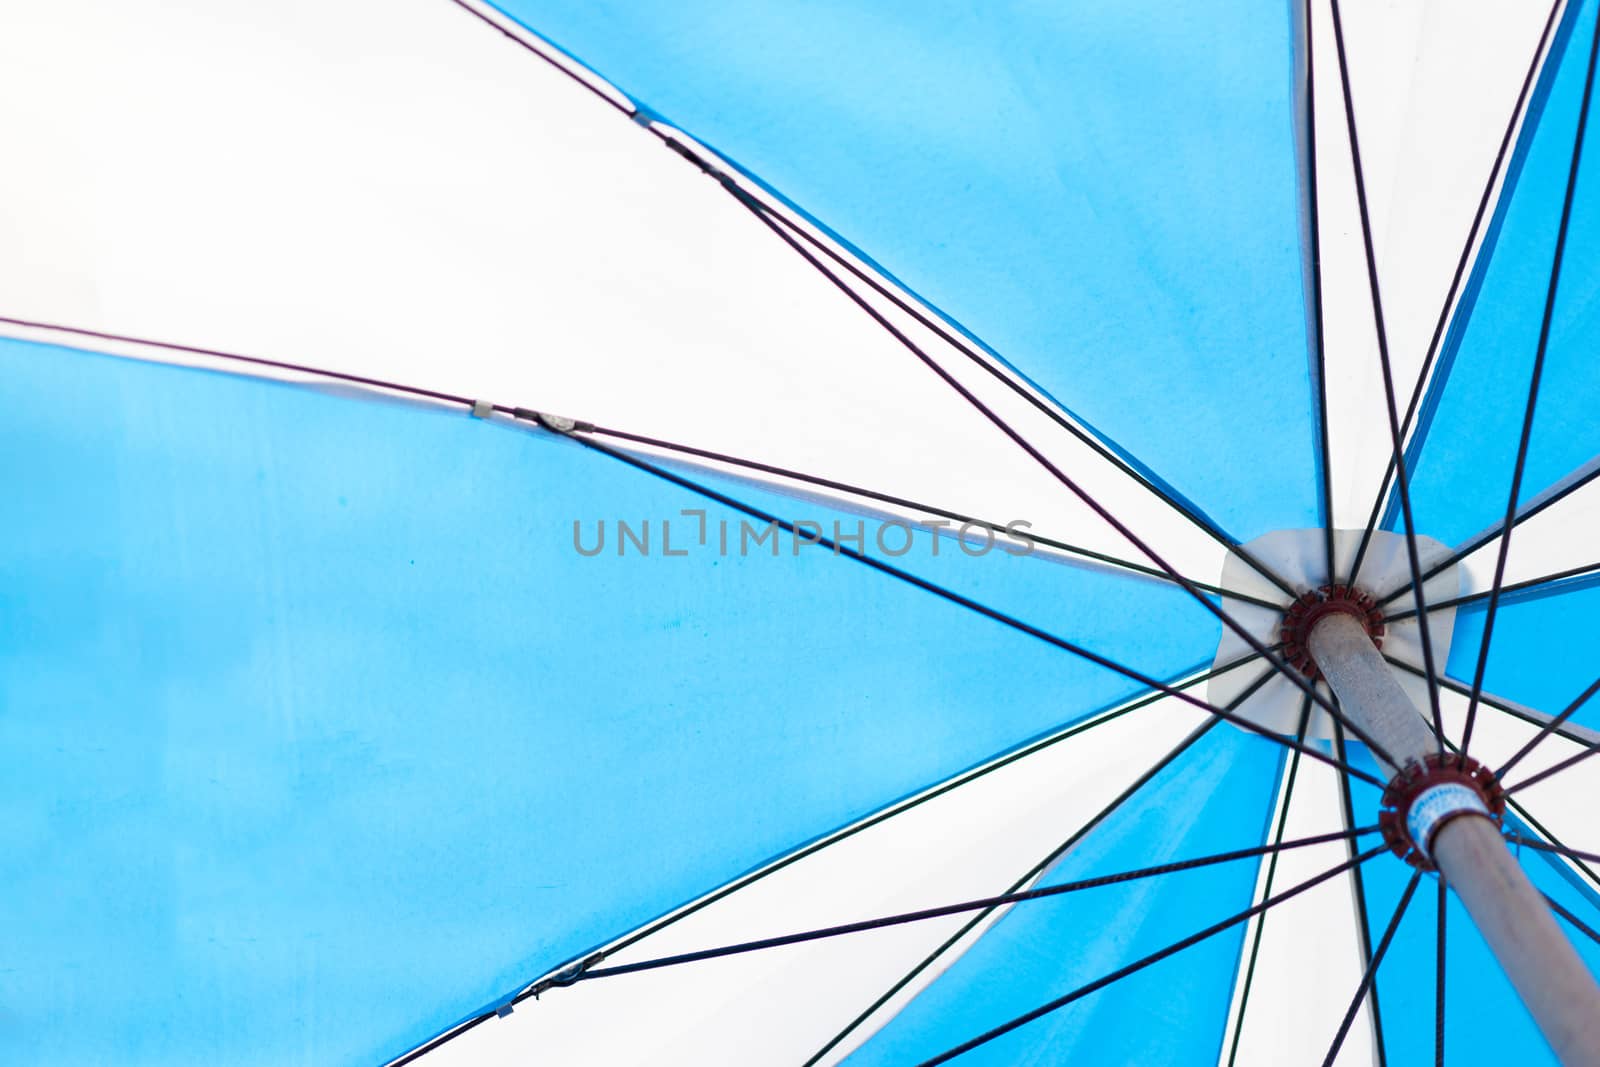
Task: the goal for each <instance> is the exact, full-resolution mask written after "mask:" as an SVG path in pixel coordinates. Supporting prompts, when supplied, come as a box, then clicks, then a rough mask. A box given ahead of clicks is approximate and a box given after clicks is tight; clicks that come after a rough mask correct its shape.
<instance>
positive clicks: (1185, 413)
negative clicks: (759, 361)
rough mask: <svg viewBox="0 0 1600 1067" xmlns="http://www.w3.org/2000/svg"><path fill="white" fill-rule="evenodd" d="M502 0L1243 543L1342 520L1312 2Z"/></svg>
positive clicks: (506, 8)
mask: <svg viewBox="0 0 1600 1067" xmlns="http://www.w3.org/2000/svg"><path fill="white" fill-rule="evenodd" d="M498 6H499V7H500V8H501V9H502V10H504V11H505V12H507V13H509V14H510V15H511V16H513V17H514V18H516V19H518V20H519V21H520V22H522V23H523V24H524V25H526V26H527V27H529V28H530V29H531V30H532V31H533V32H535V33H537V34H539V35H540V36H542V37H544V38H545V39H546V40H548V41H550V42H551V43H553V44H554V45H556V46H557V47H560V48H562V49H565V50H566V51H567V52H568V53H570V54H572V55H574V56H576V57H577V58H578V59H579V60H580V61H581V62H583V63H585V64H587V65H588V66H589V67H590V68H592V69H593V70H595V71H596V72H598V73H599V74H600V75H601V76H602V77H604V78H606V79H607V80H608V81H610V82H611V83H612V84H613V85H615V86H617V87H618V88H619V89H621V90H622V91H624V92H626V93H627V94H629V95H630V96H631V97H632V99H633V100H634V101H636V103H637V104H638V106H639V107H640V108H641V109H643V110H644V111H645V112H646V113H647V114H650V115H654V116H659V117H660V118H662V119H663V120H664V121H666V122H668V123H671V124H672V125H674V126H676V127H678V128H680V129H682V130H684V131H686V132H687V133H689V134H690V135H692V136H693V137H695V138H696V139H697V140H699V141H701V142H702V143H704V144H707V145H710V146H711V147H712V148H713V149H715V150H716V151H717V152H718V153H720V154H721V155H722V156H724V157H725V158H727V159H728V160H730V161H731V162H733V163H734V164H735V165H737V166H738V167H740V168H741V169H743V170H744V171H745V172H746V173H747V174H749V175H751V176H753V177H754V178H755V179H756V180H757V181H759V182H760V183H762V184H763V185H765V186H766V187H767V188H769V189H770V190H772V191H773V192H775V193H776V194H777V195H778V196H780V197H782V198H784V199H786V200H787V201H789V202H791V203H792V204H794V205H796V206H797V207H798V208H799V209H800V210H802V211H803V212H804V213H805V214H806V215H808V216H809V217H811V218H812V219H814V220H816V221H818V222H819V223H820V224H821V225H823V226H824V227H826V228H827V229H829V230H830V231H832V232H833V233H835V234H837V235H839V236H840V237H841V238H842V239H843V240H844V241H846V242H847V243H849V244H850V245H852V246H853V247H854V248H856V249H857V250H859V252H860V253H861V254H862V255H863V256H864V257H866V258H867V259H868V260H870V261H874V262H876V263H877V264H879V265H880V266H881V267H882V268H883V269H884V270H885V271H886V272H888V273H889V274H890V275H892V276H894V277H896V278H898V279H899V280H900V281H901V282H902V283H904V284H905V285H906V286H908V287H909V288H910V289H912V290H913V291H915V292H917V293H918V294H920V295H921V296H922V297H923V298H925V299H926V300H928V301H929V302H930V303H931V304H932V305H933V306H934V307H936V308H938V309H940V310H941V311H942V312H943V313H944V314H946V315H948V316H949V317H950V318H951V319H952V320H953V321H954V322H956V323H959V324H960V325H961V326H962V327H964V328H966V329H968V330H970V331H971V333H972V334H973V335H975V336H976V337H978V338H981V339H982V340H983V341H984V342H986V343H987V344H989V345H991V346H992V347H993V350H994V351H995V352H997V353H998V354H999V355H1000V356H1002V357H1004V358H1005V359H1006V360H1008V361H1009V362H1010V363H1011V364H1012V365H1013V366H1015V367H1016V368H1018V369H1019V370H1020V371H1021V372H1022V373H1024V374H1025V375H1027V376H1029V377H1030V378H1031V379H1032V380H1033V381H1034V382H1036V383H1037V384H1038V385H1039V386H1040V387H1042V388H1043V389H1045V390H1047V391H1049V392H1050V393H1052V394H1053V395H1054V396H1055V397H1057V398H1059V400H1060V401H1061V403H1063V404H1064V405H1065V406H1066V407H1067V408H1069V409H1070V410H1071V411H1072V412H1073V413H1074V414H1076V415H1077V416H1079V417H1080V418H1081V419H1083V420H1085V421H1086V422H1087V423H1088V424H1090V425H1091V426H1092V427H1094V428H1095V429H1096V430H1097V431H1098V432H1100V433H1101V434H1102V435H1103V436H1104V437H1105V438H1106V439H1107V440H1108V441H1109V442H1111V443H1112V444H1113V445H1114V446H1116V447H1118V448H1120V449H1121V450H1123V451H1124V452H1125V453H1126V454H1127V455H1129V456H1131V457H1132V458H1133V459H1135V460H1136V461H1137V462H1138V463H1140V464H1142V465H1143V466H1144V468H1145V469H1147V470H1149V471H1151V472H1153V475H1154V476H1155V477H1156V478H1157V479H1158V480H1160V481H1161V482H1163V483H1164V484H1166V485H1168V486H1170V487H1172V488H1173V489H1174V490H1175V491H1176V492H1177V493H1178V494H1179V495H1182V496H1185V497H1187V498H1189V499H1190V500H1191V501H1193V502H1194V504H1195V505H1196V506H1197V507H1198V508H1199V509H1200V510H1201V511H1202V512H1204V513H1205V514H1207V515H1208V516H1210V517H1211V518H1212V519H1214V520H1215V521H1216V522H1217V523H1219V524H1220V525H1221V526H1222V527H1224V528H1226V529H1227V530H1228V531H1229V532H1230V533H1231V534H1233V535H1234V536H1235V537H1237V538H1238V539H1239V540H1249V539H1250V538H1253V537H1255V536H1256V535H1258V534H1261V533H1265V532H1266V531H1268V530H1273V529H1294V528H1299V527H1306V526H1312V525H1315V524H1316V522H1317V521H1318V516H1317V504H1316V500H1317V494H1316V484H1317V483H1316V479H1315V478H1314V477H1313V476H1311V475H1309V474H1308V473H1307V472H1311V471H1314V470H1315V469H1316V468H1315V464H1316V457H1315V455H1314V451H1313V443H1314V440H1315V424H1314V422H1313V419H1312V405H1313V393H1312V390H1311V387H1310V381H1309V363H1308V358H1307V350H1308V349H1307V343H1306V311H1305V303H1304V300H1303V291H1304V286H1303V280H1302V273H1301V252H1300V245H1299V234H1300V219H1299V213H1298V196H1299V192H1298V190H1299V187H1300V183H1299V176H1298V174H1297V170H1296V147H1295V146H1296V141H1295V137H1296V134H1295V122H1296V118H1295V116H1296V110H1295V107H1296V105H1295V92H1294V69H1295V68H1294V60H1295V57H1294V35H1293V25H1292V22H1293V10H1292V5H1286V4H1270V3H1269V4H1263V3H1243V2H1231V0H1230V2H1228V3H1223V4H1207V5H1204V6H1203V7H1194V8H1174V7H1173V5H1170V4H1159V3H1150V2H1146V0H1138V2H1132V3H1118V4H1095V5H1088V4H1055V5H1051V4H1030V5H985V6H982V7H974V6H972V5H970V4H960V3H913V2H909V0H892V2H887V3H873V4H854V3H827V4H805V5H796V4H791V3H783V2H781V0H756V2H751V3H741V4H733V5H730V4H725V3H710V2H703V0H685V2H677V0H674V2H672V3H626V4H616V3H600V4H596V3H589V2H569V0H504V2H502V3H500V4H499V5H498ZM1245 394H1248V395H1249V396H1250V397H1251V399H1252V404H1251V410H1250V414H1249V417H1248V418H1234V417H1231V416H1230V413H1231V412H1235V411H1237V401H1238V399H1239V397H1240V396H1241V395H1245ZM1196 442H1203V447H1195V443H1196Z"/></svg>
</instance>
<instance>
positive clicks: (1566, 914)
mask: <svg viewBox="0 0 1600 1067" xmlns="http://www.w3.org/2000/svg"><path fill="white" fill-rule="evenodd" d="M1540 896H1542V897H1544V901H1545V903H1546V904H1548V905H1550V910H1551V911H1553V912H1555V913H1556V914H1557V915H1559V916H1561V917H1562V918H1563V919H1565V920H1567V922H1569V923H1571V924H1572V927H1573V929H1575V930H1578V931H1580V932H1582V933H1584V934H1586V935H1588V937H1589V939H1590V940H1591V941H1593V942H1595V944H1600V930H1596V929H1595V928H1594V927H1592V926H1590V925H1589V924H1588V923H1586V922H1584V921H1583V920H1582V919H1580V918H1578V917H1577V916H1576V915H1574V914H1573V913H1572V912H1571V911H1569V910H1568V909H1567V908H1565V907H1563V906H1562V905H1561V902H1560V901H1558V900H1556V898H1555V897H1553V896H1551V895H1550V894H1549V893H1541V894H1540Z"/></svg>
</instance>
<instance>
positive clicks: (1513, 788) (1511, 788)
mask: <svg viewBox="0 0 1600 1067" xmlns="http://www.w3.org/2000/svg"><path fill="white" fill-rule="evenodd" d="M1596 752H1600V746H1596V747H1594V748H1586V749H1584V750H1583V751H1582V752H1575V753H1573V754H1572V755H1570V756H1568V757H1567V758H1566V759H1564V760H1562V761H1561V762H1560V763H1552V764H1551V765H1550V766H1548V767H1546V768H1545V769H1544V770H1542V771H1540V772H1539V773H1538V774H1532V775H1529V776H1528V777H1526V778H1524V779H1523V780H1522V781H1520V782H1517V783H1516V784H1515V785H1508V786H1506V792H1507V793H1508V794H1510V793H1516V792H1520V791H1521V790H1524V789H1526V788H1528V787H1529V786H1530V785H1538V784H1539V783H1540V782H1542V781H1544V780H1545V779H1546V778H1549V777H1550V776H1551V775H1554V774H1560V773H1561V772H1562V771H1565V770H1571V769H1572V767H1573V766H1574V765H1576V764H1579V763H1582V762H1583V761H1584V760H1586V759H1588V758H1589V757H1590V756H1592V755H1594V754H1595V753H1596Z"/></svg>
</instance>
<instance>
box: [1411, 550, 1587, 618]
mask: <svg viewBox="0 0 1600 1067" xmlns="http://www.w3.org/2000/svg"><path fill="white" fill-rule="evenodd" d="M1595 571H1600V563H1585V564H1583V565H1581V566H1578V567H1569V568H1567V569H1566V570H1564V571H1557V572H1556V573H1554V574H1543V575H1540V576H1539V577H1537V578H1525V579H1523V580H1522V581H1520V582H1512V583H1510V584H1509V585H1504V586H1501V587H1500V595H1501V596H1505V595H1506V594H1507V593H1520V592H1523V591H1525V590H1528V589H1535V588H1537V587H1539V586H1541V585H1549V584H1551V583H1553V582H1561V581H1565V580H1566V579H1568V578H1579V577H1582V576H1583V575H1585V574H1593V573H1594V572H1595ZM1490 592H1491V590H1487V589H1486V590H1483V591H1482V592H1478V593H1463V594H1461V595H1460V596H1455V597H1451V598H1450V599H1448V600H1436V601H1434V602H1433V603H1432V604H1429V605H1428V610H1429V611H1443V610H1444V609H1445V608H1455V607H1460V606H1461V605H1463V604H1475V603H1477V602H1478V601H1480V600H1484V599H1486V598H1487V597H1488V596H1489V595H1490ZM1559 592H1561V590H1558V589H1552V590H1550V591H1549V593H1550V594H1555V593H1559ZM1416 614H1417V609H1416V608H1407V609H1406V610H1405V611H1397V612H1395V613H1394V614H1392V615H1385V616H1384V621H1385V622H1388V623H1391V624H1392V623H1397V622H1402V621H1404V620H1405V619H1409V618H1412V617H1413V616H1415V615H1416Z"/></svg>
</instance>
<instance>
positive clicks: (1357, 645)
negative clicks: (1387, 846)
mask: <svg viewBox="0 0 1600 1067" xmlns="http://www.w3.org/2000/svg"><path fill="white" fill-rule="evenodd" d="M1308 643H1309V647H1310V651H1311V656H1312V658H1313V659H1314V660H1315V661H1316V664H1317V668H1318V669H1319V670H1320V671H1321V672H1322V675H1323V677H1324V678H1326V679H1327V681H1328V684H1329V685H1330V686H1332V687H1333V691H1334V692H1335V693H1337V694H1338V696H1339V703H1340V706H1341V707H1342V708H1343V709H1344V711H1345V713H1346V714H1347V715H1349V716H1350V717H1351V718H1352V719H1354V720H1355V721H1356V723H1357V724H1359V725H1360V726H1361V728H1362V729H1363V730H1365V731H1366V732H1367V733H1368V734H1370V735H1371V736H1372V738H1373V740H1375V741H1377V742H1378V744H1380V745H1382V746H1383V747H1384V748H1385V749H1387V750H1388V751H1389V752H1390V753H1391V754H1392V755H1393V756H1394V757H1395V758H1396V759H1398V760H1400V761H1402V762H1403V763H1410V762H1411V761H1413V760H1415V761H1416V762H1418V763H1420V762H1421V761H1422V760H1423V758H1424V757H1425V756H1427V755H1428V754H1430V753H1432V752H1435V751H1437V748H1438V742H1437V741H1436V740H1435V739H1434V736H1433V731H1432V730H1431V729H1429V727H1428V725H1427V724H1426V723H1425V722H1424V721H1423V718H1422V716H1421V715H1420V714H1419V713H1418V711H1417V709H1416V708H1415V706H1413V705H1412V703H1411V701H1410V699H1409V698H1408V697H1407V696H1406V694H1405V691H1404V690H1402V689H1401V688H1400V684H1399V683H1398V682H1397V681H1395V678H1394V675H1393V674H1391V673H1390V668H1389V665H1388V664H1387V663H1386V662H1384V659H1383V656H1382V655H1381V654H1380V653H1379V652H1378V650H1377V649H1376V648H1375V647H1374V646H1373V643H1372V639H1371V637H1369V636H1368V635H1367V629H1366V627H1365V626H1364V625H1363V624H1362V623H1361V622H1360V621H1359V620H1357V619H1356V618H1354V617H1353V616H1351V615H1346V614H1330V615H1327V616H1324V617H1323V618H1322V619H1320V620H1318V621H1317V623H1316V625H1315V627H1314V628H1313V629H1312V631H1311V636H1310V640H1309V642H1308ZM1397 769H1398V768H1394V767H1390V768H1389V771H1390V773H1391V774H1392V773H1394V771H1395V770H1397ZM1424 844H1428V843H1426V842H1424ZM1428 854H1429V857H1430V858H1431V859H1432V860H1433V862H1434V863H1435V865H1437V866H1438V868H1439V873H1440V874H1442V875H1443V876H1444V879H1445V881H1446V882H1447V883H1448V884H1449V885H1450V888H1452V889H1454V890H1455V892H1456V896H1457V897H1459V898H1460V900H1461V903H1462V905H1463V906H1464V907H1465V908H1466V909H1467V914H1469V915H1471V916H1472V921H1473V922H1474V923H1475V924H1477V927H1478V930H1479V931H1480V932H1481V933H1482V934H1483V939H1484V941H1485V942H1486V943H1487V944H1488V945H1489V949H1490V951H1492V952H1493V953H1494V955H1495V958H1496V959H1497V960H1499V961H1500V966H1501V967H1502V968H1503V969H1504V970H1505V973H1506V977H1508V978H1509V979H1511V984H1512V986H1513V987H1515V988H1516V990H1517V995H1518V996H1520V997H1521V998H1522V1003H1523V1004H1525V1005H1527V1008H1528V1011H1529V1012H1530V1013H1531V1014H1532V1015H1533V1018H1534V1021H1535V1022H1537V1023H1538V1024H1539V1029H1540V1030H1541V1031H1543V1032H1544V1037H1545V1040H1546V1041H1548V1042H1549V1043H1550V1047H1551V1049H1553V1050H1554V1052H1555V1054H1556V1056H1557V1057H1558V1058H1560V1060H1561V1062H1562V1063H1563V1064H1566V1065H1568V1067H1577V1065H1583V1067H1600V986H1596V984H1595V980H1594V976H1593V975H1591V974H1590V973H1589V970H1588V968H1587V967H1585V966H1584V965H1583V961H1582V960H1581V959H1579V957H1578V953H1577V951H1576V950H1574V949H1573V947H1572V944H1571V942H1569V941H1568V940H1567V938H1566V937H1565V936H1564V935H1563V934H1562V932H1561V929H1560V927H1558V926H1557V925H1556V920H1555V916H1554V915H1553V914H1552V913H1551V911H1550V907H1549V905H1548V904H1546V903H1545V900H1544V898H1543V897H1542V896H1541V895H1540V894H1539V891H1538V890H1536V889H1535V888H1534V887H1533V884H1532V883H1531V882H1529V881H1528V876H1527V875H1526V874H1524V873H1523V871H1522V868H1521V867H1520V866H1518V864H1517V861H1516V858H1515V857H1514V856H1512V855H1511V853H1510V851H1509V849H1507V847H1506V844H1505V839H1504V838H1502V837H1501V836H1500V832H1499V830H1498V829H1496V827H1495V825H1494V823H1493V822H1491V821H1490V820H1489V819H1487V818H1484V817H1481V816H1476V815H1462V816H1461V817H1459V818H1452V819H1450V820H1449V821H1448V822H1445V823H1444V824H1443V825H1442V826H1441V827H1439V830H1438V832H1437V833H1436V834H1434V836H1433V839H1432V842H1431V844H1428Z"/></svg>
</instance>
